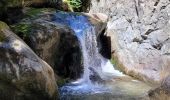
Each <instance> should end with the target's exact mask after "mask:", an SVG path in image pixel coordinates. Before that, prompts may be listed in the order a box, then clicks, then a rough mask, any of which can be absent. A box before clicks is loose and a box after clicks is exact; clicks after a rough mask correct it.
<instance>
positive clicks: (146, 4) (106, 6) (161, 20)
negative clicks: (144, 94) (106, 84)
mask: <svg viewBox="0 0 170 100" xmlns="http://www.w3.org/2000/svg"><path fill="white" fill-rule="evenodd" d="M90 12H92V13H95V12H101V13H105V14H107V15H108V16H109V21H108V26H107V27H108V28H107V31H106V34H107V36H110V37H111V42H112V47H111V48H112V57H113V59H114V60H116V64H117V65H119V68H120V69H121V70H122V71H124V72H125V73H127V74H129V75H131V76H134V77H137V78H140V79H142V80H144V81H150V82H158V83H160V82H161V81H162V80H163V79H164V78H165V77H166V76H167V75H168V74H169V70H170V27H169V26H170V22H169V20H170V1H169V0H93V1H92V4H91V8H90Z"/></svg>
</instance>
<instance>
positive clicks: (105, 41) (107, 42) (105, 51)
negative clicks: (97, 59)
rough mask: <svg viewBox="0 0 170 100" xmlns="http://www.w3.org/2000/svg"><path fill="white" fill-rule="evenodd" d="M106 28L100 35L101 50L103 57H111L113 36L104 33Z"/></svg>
mask: <svg viewBox="0 0 170 100" xmlns="http://www.w3.org/2000/svg"><path fill="white" fill-rule="evenodd" d="M105 30H106V29H105ZM105 30H103V31H102V33H101V34H100V36H99V39H100V45H101V48H100V51H99V52H100V54H101V55H102V56H103V57H105V58H107V59H111V37H110V36H106V35H105V34H104V33H105Z"/></svg>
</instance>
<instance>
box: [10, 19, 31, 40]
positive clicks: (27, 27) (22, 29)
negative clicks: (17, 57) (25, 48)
mask: <svg viewBox="0 0 170 100" xmlns="http://www.w3.org/2000/svg"><path fill="white" fill-rule="evenodd" d="M31 28H32V25H31V24H28V23H22V22H21V23H18V24H15V25H11V29H12V30H13V31H14V32H15V33H16V34H17V35H19V36H20V37H21V38H22V39H26V38H28V37H29V35H30V32H31Z"/></svg>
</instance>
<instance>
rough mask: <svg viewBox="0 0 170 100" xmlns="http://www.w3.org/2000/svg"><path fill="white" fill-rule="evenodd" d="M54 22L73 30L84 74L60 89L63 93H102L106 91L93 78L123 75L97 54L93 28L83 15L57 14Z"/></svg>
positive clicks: (103, 78)
mask: <svg viewBox="0 0 170 100" xmlns="http://www.w3.org/2000/svg"><path fill="white" fill-rule="evenodd" d="M55 22H58V23H61V24H65V25H68V26H69V27H70V28H71V29H73V30H74V32H75V34H76V36H77V37H78V40H79V42H80V47H81V51H82V55H83V66H84V72H83V75H82V77H81V78H80V79H78V80H77V81H75V82H72V83H71V85H68V86H63V87H62V88H61V90H62V91H64V92H63V93H73V94H74V93H75V94H77V93H82V92H83V93H96V92H101V91H102V92H103V91H106V89H105V88H104V87H103V86H102V85H101V84H98V83H97V82H95V81H96V80H93V78H97V80H98V79H102V80H105V79H109V78H111V76H113V75H119V76H121V75H123V74H122V73H120V72H119V71H117V70H115V69H114V67H113V65H112V64H111V63H110V62H109V60H108V59H105V58H103V57H102V56H101V54H100V53H99V52H98V51H99V50H98V47H97V39H96V32H95V27H94V26H93V25H91V24H90V22H89V21H88V18H87V17H86V16H84V15H77V14H74V13H64V12H58V13H57V14H56V16H55Z"/></svg>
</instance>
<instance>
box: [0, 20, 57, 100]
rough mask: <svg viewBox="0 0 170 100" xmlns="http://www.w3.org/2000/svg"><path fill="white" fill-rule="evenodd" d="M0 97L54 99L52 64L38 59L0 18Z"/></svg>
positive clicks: (54, 88) (4, 98) (11, 99)
mask: <svg viewBox="0 0 170 100" xmlns="http://www.w3.org/2000/svg"><path fill="white" fill-rule="evenodd" d="M2 24H3V25H2ZM1 26H3V27H1V28H0V36H3V39H2V38H1V41H0V51H1V52H0V92H1V94H0V99H2V100H23V99H24V100H31V99H32V100H40V99H41V100H44V99H45V100H48V99H51V100H52V99H56V98H57V97H58V96H57V93H58V92H57V85H56V80H55V77H54V72H53V70H52V68H51V67H50V66H49V65H48V64H47V63H46V62H44V61H43V60H42V59H40V58H39V57H38V56H37V55H36V54H35V53H34V52H33V51H32V50H31V49H30V48H29V47H28V46H27V45H26V44H25V43H24V42H23V41H22V40H21V39H20V38H19V37H18V36H16V35H15V34H14V33H13V32H12V31H11V30H10V29H9V27H7V25H6V24H4V23H3V22H1Z"/></svg>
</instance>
